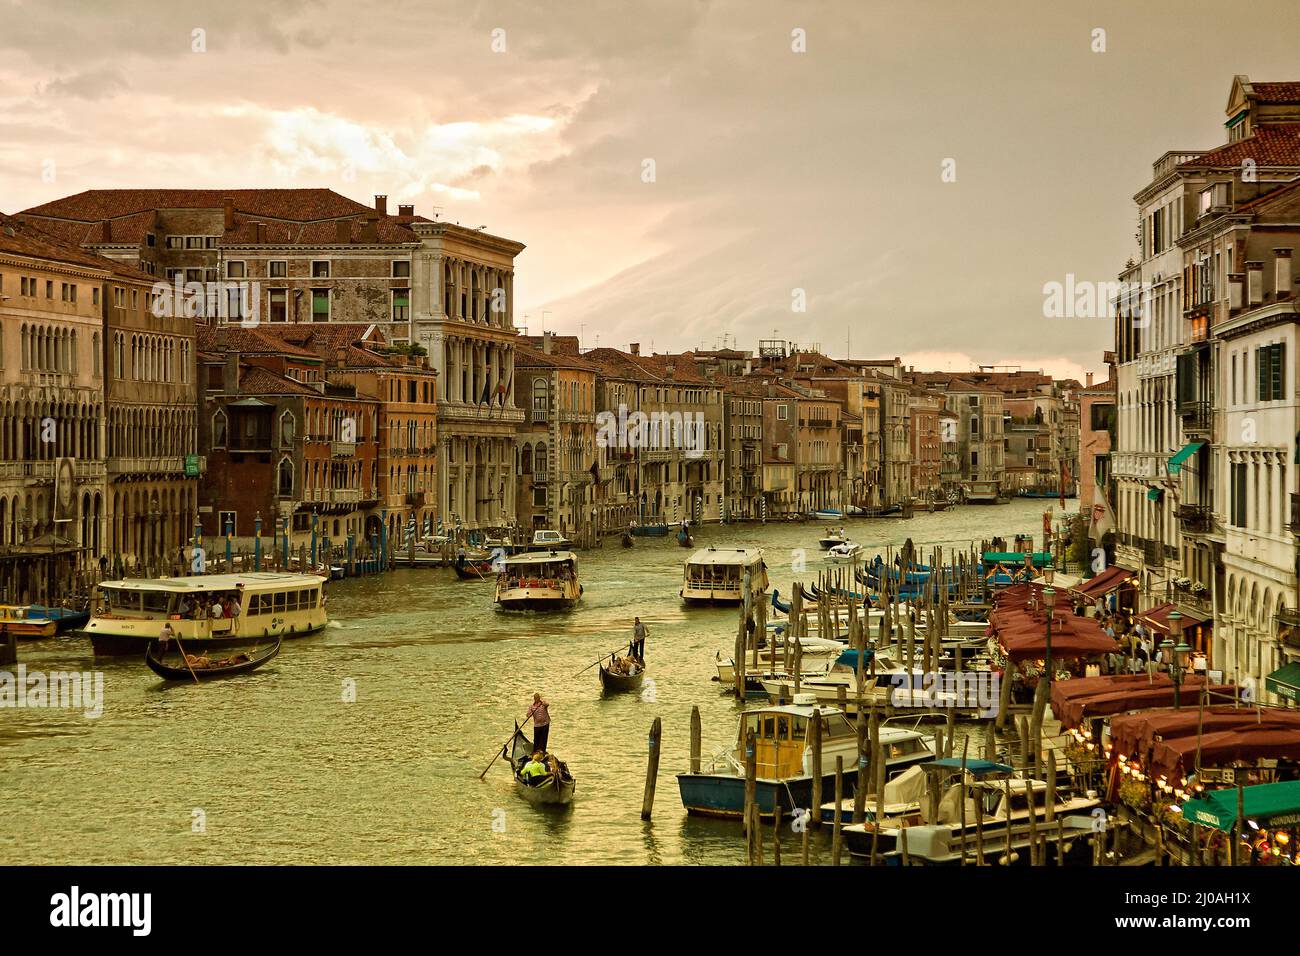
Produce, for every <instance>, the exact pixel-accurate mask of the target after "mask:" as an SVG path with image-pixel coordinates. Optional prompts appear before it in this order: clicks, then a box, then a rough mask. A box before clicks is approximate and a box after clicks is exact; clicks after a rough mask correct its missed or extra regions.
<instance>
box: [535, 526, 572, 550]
mask: <svg viewBox="0 0 1300 956" xmlns="http://www.w3.org/2000/svg"><path fill="white" fill-rule="evenodd" d="M533 546H534V547H538V548H567V547H568V546H569V539H568V538H566V537H565V536H564V535H562V534H560V532H558V531H549V530H547V529H544V528H543V529H540V530H538V531H534V532H533Z"/></svg>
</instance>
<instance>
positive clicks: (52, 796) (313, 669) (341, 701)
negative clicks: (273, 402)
mask: <svg viewBox="0 0 1300 956" xmlns="http://www.w3.org/2000/svg"><path fill="white" fill-rule="evenodd" d="M1071 504H1073V503H1071ZM1048 508H1051V509H1053V510H1056V509H1057V506H1056V504H1055V502H1051V501H1041V500H1040V501H1027V500H1020V501H1014V502H1012V503H1011V504H1009V505H1004V506H1000V507H963V508H959V509H956V510H954V511H951V512H944V513H941V514H921V515H918V516H917V517H915V518H913V519H911V520H908V521H903V520H891V519H878V520H871V521H856V522H849V523H848V525H847V527H848V529H849V532H850V536H851V537H852V538H853V539H854V540H856V541H859V542H861V543H862V544H864V545H865V546H866V550H867V554H869V555H870V554H875V553H876V552H877V551H879V550H883V549H884V548H885V546H886V545H893V546H895V547H897V546H898V545H901V544H902V543H903V542H904V541H905V540H906V539H907V538H908V537H911V538H912V539H913V541H914V542H915V543H916V545H917V546H918V547H919V548H924V547H928V546H931V545H935V544H942V545H945V546H962V547H965V546H968V545H969V543H970V542H971V541H972V540H975V541H978V540H980V539H982V538H986V537H992V536H993V535H1001V536H1003V537H1006V538H1008V539H1009V538H1010V537H1011V536H1012V535H1014V534H1016V533H1018V532H1019V533H1032V534H1034V535H1035V540H1041V529H1042V513H1043V512H1044V511H1045V510H1047V509H1048ZM1057 514H1059V511H1057ZM820 530H821V526H820V525H817V524H814V523H811V522H810V523H807V524H782V525H767V526H758V525H740V526H729V527H716V526H713V527H708V528H704V529H702V530H701V531H699V533H698V534H697V535H696V544H697V546H707V545H711V544H712V545H719V546H728V547H735V546H748V547H755V546H757V547H762V548H763V549H764V552H765V556H766V559H767V562H768V565H769V573H770V575H771V578H772V581H773V583H774V585H775V586H776V587H778V588H779V589H781V591H782V592H783V593H788V592H789V586H790V583H791V581H792V580H793V579H794V578H795V577H796V575H795V574H794V571H793V562H794V560H795V559H796V557H797V552H796V549H806V558H807V562H808V568H809V574H813V573H815V570H816V568H817V567H818V565H819V563H820V555H819V553H818V551H817V537H818V535H819V533H820ZM686 554H687V552H686V551H684V550H683V549H682V548H680V547H678V546H677V544H676V542H675V540H674V539H673V538H671V537H668V538H663V539H638V543H637V545H636V547H634V548H632V549H623V548H621V547H619V545H618V541H617V540H616V539H611V540H609V541H607V542H606V543H605V547H604V548H603V549H598V550H595V551H590V552H585V553H582V554H580V555H579V569H580V575H581V578H582V582H583V585H584V587H585V595H584V597H583V599H582V601H581V602H580V604H579V606H578V607H577V608H576V609H574V610H573V611H571V612H566V613H560V614H552V615H537V614H504V613H501V612H498V611H496V610H495V609H494V607H493V604H492V599H491V585H490V584H487V583H478V582H468V581H460V580H459V579H457V578H456V577H455V576H454V575H453V574H451V572H450V571H444V570H402V571H397V572H394V573H391V574H387V575H378V576H375V577H371V578H360V579H354V580H350V581H345V582H338V583H335V584H333V585H331V586H330V590H329V610H330V614H331V618H332V621H331V624H330V627H329V628H328V629H327V630H326V631H325V632H324V633H323V634H321V635H317V636H314V637H309V638H303V639H300V640H297V641H294V642H292V643H286V644H285V646H284V649H283V650H282V651H281V654H280V656H279V658H278V659H277V660H276V661H274V662H272V663H271V664H270V665H268V666H266V667H265V668H263V669H262V670H260V671H258V672H257V673H255V674H252V675H248V676H246V677H242V678H235V679H232V680H228V681H223V682H216V683H213V684H208V685H202V686H191V685H167V684H163V683H161V682H160V681H159V680H158V678H157V677H156V676H155V675H154V674H153V673H152V672H150V671H149V670H148V669H147V668H146V667H145V666H144V664H143V662H140V661H136V660H121V659H100V660H99V661H95V660H94V659H93V658H92V656H91V653H90V644H89V641H87V640H84V639H80V638H71V639H56V640H44V641H33V642H22V643H21V644H20V646H19V660H20V662H22V663H23V664H25V665H26V666H27V668H28V669H29V670H37V669H39V670H43V671H45V672H52V671H89V670H91V669H92V668H94V667H98V668H99V669H101V670H102V672H103V675H104V702H103V713H102V716H100V717H98V718H87V717H85V716H83V714H82V713H81V712H80V711H79V710H77V711H74V710H50V709H44V710H40V709H0V779H3V781H4V785H3V793H4V809H3V811H2V812H3V816H4V824H5V825H4V826H3V827H0V864H6V865H7V864H18V863H60V864H109V863H132V864H141V863H153V864H175V863H209V864H228V863H244V864H259V863H263V864H265V863H304V864H386V863H389V864H447V863H466V864H501V863H519V862H528V863H571V864H572V863H577V864H582V863H588V864H600V863H606V864H609V863H615V864H647V863H676V864H680V863H701V864H739V863H742V862H744V845H743V841H742V839H741V838H740V836H739V828H738V826H737V825H736V824H732V823H727V822H722V821H707V820H701V819H695V818H688V817H687V815H686V813H685V812H684V811H683V810H682V807H681V802H680V799H679V798H678V794H677V783H676V779H675V777H674V775H675V774H676V773H677V772H678V771H681V770H684V769H686V765H687V762H688V753H689V744H690V713H691V707H692V705H698V706H699V708H700V712H701V717H702V719H703V727H704V752H705V755H706V763H707V757H708V755H709V754H710V753H712V752H714V751H718V750H721V749H723V748H725V747H727V746H728V745H729V744H730V743H731V741H732V739H733V737H734V734H735V726H736V713H737V704H736V702H735V700H734V698H732V697H729V696H726V695H724V694H723V693H722V691H721V689H720V688H719V685H718V684H717V683H716V682H715V681H712V680H711V678H712V677H713V676H714V675H715V670H714V665H713V658H714V655H715V653H716V652H718V651H721V652H722V653H723V654H724V655H726V656H729V655H730V649H731V647H732V642H733V640H734V634H735V628H736V612H735V610H734V609H729V608H728V609H717V610H696V609H692V610H686V609H684V608H683V607H682V606H681V603H680V600H679V598H678V594H677V592H678V588H679V586H680V577H681V562H682V559H683V558H684V557H685V556H686ZM635 615H640V617H641V618H642V620H644V621H646V622H647V623H648V625H649V627H650V636H649V639H648V641H647V647H646V656H647V660H648V662H649V673H648V677H647V682H646V688H645V690H644V691H643V694H642V696H641V697H636V696H632V695H622V696H615V697H611V698H603V697H602V694H601V691H600V687H599V679H598V677H597V673H596V670H595V668H592V669H590V670H587V671H585V672H583V673H581V674H579V675H578V676H574V675H575V674H577V673H578V672H579V671H581V670H582V669H583V668H584V667H585V666H586V665H587V664H589V663H590V662H592V661H593V660H595V659H596V658H597V657H599V656H601V655H603V654H606V653H608V652H609V651H611V650H614V649H616V648H618V647H620V646H622V645H624V644H625V643H626V641H627V639H628V637H629V635H630V633H631V622H632V618H633V616H635ZM535 690H536V691H540V692H541V693H542V694H543V695H544V696H545V697H546V698H548V699H549V700H550V703H551V716H552V731H551V745H552V749H553V750H554V751H555V752H556V753H557V754H558V755H559V756H560V757H561V758H563V759H565V760H566V761H568V763H569V766H570V767H571V769H572V770H573V771H574V774H575V776H576V777H577V797H576V800H575V804H574V806H573V808H572V809H571V810H570V811H569V812H567V813H554V812H546V811H543V810H539V809H536V808H533V807H531V806H529V805H527V804H524V803H523V802H522V801H520V800H519V798H518V797H517V796H516V795H515V794H514V793H513V792H512V790H511V780H510V774H509V772H508V771H507V769H506V766H505V763H504V761H501V760H498V761H497V763H496V765H495V766H493V768H492V769H491V770H490V771H489V772H488V774H487V776H486V778H485V779H484V780H483V781H481V782H480V780H479V779H478V775H479V773H480V772H481V771H482V770H483V769H484V767H485V766H487V764H488V762H489V760H491V759H492V756H493V754H494V753H495V752H497V751H498V750H499V748H500V746H501V744H502V742H503V741H504V740H505V739H506V738H507V737H508V736H509V735H510V733H511V730H512V720H513V718H515V717H517V716H521V715H522V714H523V713H524V711H525V709H526V707H527V705H528V704H529V702H530V701H531V698H532V694H533V692H534V691H535ZM353 691H354V693H353ZM349 698H354V699H349ZM656 716H659V717H662V718H663V734H664V748H663V756H662V761H661V764H660V774H659V787H658V797H657V800H656V803H655V814H654V821H653V823H652V824H646V823H643V822H642V821H641V819H640V806H641V792H642V786H643V783H644V775H645V767H646V738H647V734H648V731H649V729H650V725H651V722H652V721H653V719H654V718H655V717H656ZM786 841H787V842H786V844H785V850H786V853H787V854H791V853H794V852H795V844H794V842H793V840H792V838H790V837H789V836H788V835H787V837H786ZM813 850H814V855H815V856H816V857H817V858H818V859H819V860H821V861H825V860H826V859H827V858H828V856H829V853H828V850H827V846H826V842H825V841H824V840H823V839H822V838H821V837H817V838H816V839H814V841H813Z"/></svg>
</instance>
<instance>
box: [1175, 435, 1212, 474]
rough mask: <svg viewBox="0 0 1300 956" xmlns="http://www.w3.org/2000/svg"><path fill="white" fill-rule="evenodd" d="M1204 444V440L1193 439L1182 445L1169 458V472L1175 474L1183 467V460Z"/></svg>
mask: <svg viewBox="0 0 1300 956" xmlns="http://www.w3.org/2000/svg"><path fill="white" fill-rule="evenodd" d="M1204 446H1205V442H1200V441H1194V442H1188V443H1187V444H1186V445H1184V446H1183V447H1182V450H1181V451H1179V452H1178V454H1176V455H1174V457H1173V458H1170V459H1169V474H1171V475H1176V474H1178V473H1179V472H1180V471H1182V469H1183V464H1184V462H1186V461H1187V459H1189V458H1191V457H1192V456H1193V455H1195V454H1196V453H1197V452H1198V451H1200V450H1201V448H1203V447H1204Z"/></svg>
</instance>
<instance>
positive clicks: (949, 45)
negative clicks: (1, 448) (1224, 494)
mask: <svg viewBox="0 0 1300 956" xmlns="http://www.w3.org/2000/svg"><path fill="white" fill-rule="evenodd" d="M0 22H2V23H3V24H4V28H3V30H0V210H3V211H17V210H20V209H23V208H26V207H28V206H31V205H34V204H36V203H39V202H43V201H45V200H48V199H52V198H55V197H58V196H62V195H67V194H69V193H74V192H78V191H80V190H83V189H88V188H111V187H131V186H211V187H257V186H264V187H285V186H328V187H331V188H333V189H336V190H338V191H340V192H342V193H344V194H346V195H348V196H351V197H353V198H355V199H358V200H361V201H365V202H368V201H369V200H370V197H371V196H372V195H373V194H374V193H386V194H387V195H388V197H389V207H390V209H391V208H394V207H395V206H396V205H397V204H398V203H414V204H415V206H416V211H417V212H419V213H422V214H425V215H431V214H432V212H433V210H434V207H438V208H439V209H440V210H441V214H442V215H443V217H444V218H448V219H451V220H453V221H458V222H460V223H462V224H464V225H469V226H479V225H486V226H487V227H488V229H489V231H491V232H494V233H496V234H498V235H504V236H509V237H511V238H514V239H518V240H520V241H522V242H524V243H526V244H527V246H528V248H527V249H526V250H525V252H524V253H523V254H522V255H521V256H520V258H519V260H518V262H517V269H518V275H517V285H516V288H517V293H516V305H517V310H518V314H517V321H518V323H519V324H520V325H525V324H526V325H527V326H528V328H529V330H530V331H532V332H534V333H536V332H538V331H540V330H541V328H542V323H543V321H545V327H546V328H547V329H550V330H554V331H558V332H570V333H574V334H581V335H582V338H583V344H584V345H586V346H594V345H597V344H599V345H612V346H625V345H626V344H627V343H628V342H629V341H640V342H641V343H642V344H643V346H644V347H649V346H650V345H651V343H653V347H654V348H655V349H658V350H660V351H663V350H668V349H679V348H690V347H694V346H701V345H702V346H704V347H715V346H717V345H720V344H722V343H723V342H724V341H725V342H726V343H727V344H734V345H736V346H737V347H740V348H753V347H754V345H755V344H756V341H757V339H758V338H760V337H772V336H775V337H779V338H785V339H789V340H794V341H797V342H800V343H804V344H814V343H820V345H821V346H822V348H823V349H824V350H825V351H827V352H829V353H831V354H836V355H843V354H845V351H846V350H847V351H848V352H849V354H851V355H852V356H853V357H857V358H861V357H881V356H894V355H900V356H903V357H904V359H905V361H910V362H912V363H914V364H917V365H918V366H920V365H924V366H928V367H933V368H939V369H945V368H953V369H959V368H964V367H967V366H969V365H970V364H972V363H978V364H1018V365H1023V366H1025V367H1032V368H1046V369H1047V370H1049V371H1052V372H1055V373H1057V374H1066V373H1068V374H1073V375H1076V376H1079V377H1081V369H1097V370H1101V368H1102V366H1101V361H1100V353H1101V351H1102V349H1104V348H1106V347H1108V339H1109V332H1110V326H1109V323H1108V322H1107V321H1105V320H1098V319H1052V320H1049V319H1044V318H1043V317H1042V312H1043V301H1044V297H1043V286H1044V284H1045V283H1048V282H1052V281H1061V282H1063V281H1065V277H1066V275H1067V274H1071V273H1072V274H1074V275H1075V276H1076V278H1077V280H1079V281H1097V282H1101V281H1107V280H1111V279H1113V278H1114V276H1115V274H1116V272H1117V271H1118V269H1119V268H1120V267H1121V266H1122V265H1123V263H1124V261H1125V259H1126V258H1128V257H1129V256H1130V255H1132V254H1133V253H1134V251H1135V245H1134V240H1133V233H1134V231H1135V228H1136V213H1135V210H1134V207H1133V203H1132V198H1131V197H1132V195H1133V193H1134V192H1136V191H1137V190H1138V189H1139V188H1140V187H1141V186H1142V185H1143V184H1144V183H1145V182H1147V181H1148V180H1149V178H1150V174H1151V163H1152V162H1153V161H1154V160H1155V159H1156V158H1157V157H1158V156H1159V155H1160V154H1161V153H1163V152H1164V151H1166V150H1168V149H1174V148H1177V149H1188V148H1206V147H1211V146H1216V145H1218V144H1220V143H1221V142H1223V140H1224V135H1223V129H1222V123H1223V120H1224V115H1223V109H1224V106H1225V104H1226V100H1227V96H1228V90H1229V86H1230V84H1231V81H1232V77H1233V75H1234V74H1236V73H1245V74H1247V75H1249V76H1250V77H1251V78H1252V79H1254V80H1256V81H1263V80H1275V81H1276V80H1296V79H1300V61H1297V58H1296V55H1295V40H1296V37H1297V36H1300V4H1297V3H1295V2H1294V0H1282V2H1276V3H1275V2H1254V3H1251V4H1249V5H1248V7H1245V8H1243V7H1235V6H1232V5H1225V4H1222V3H1220V2H1217V0H1215V2H1204V0H1171V2H1145V3H1142V4H1140V5H1138V4H1132V3H1131V2H1128V0H1122V2H1113V3H1112V2H1096V3H1064V2H1062V3H1057V2H1044V0H1019V2H1017V0H984V2H981V3H965V2H958V0H943V2H936V0H903V2H897V3H894V2H888V3H886V2H876V0H838V2H829V0H827V2H811V0H809V2H796V0H786V2H778V0H735V2H706V0H653V2H631V0H629V2H614V0H610V2H595V0H592V2H582V0H563V2H561V0H555V2H547V0H522V2H513V0H492V2H483V3H473V2H461V3H444V2H438V0H409V2H408V0H398V2H391V0H371V2H367V3H360V2H355V0H354V2H344V0H256V2H251V0H221V2H207V0H200V2H193V0H191V2H187V3H175V2H162V0H159V2H154V0H111V2H104V3H97V4H90V3H88V2H86V0H0ZM1098 29H1100V30H1104V31H1105V34H1104V45H1105V50H1104V52H1094V51H1093V49H1092V48H1093V46H1094V45H1097V44H1096V40H1095V39H1094V36H1095V34H1094V31H1096V30H1098ZM196 31H201V32H199V33H196ZM796 31H802V32H801V33H798V34H797V33H796ZM800 38H802V45H803V47H804V50H803V52H798V51H797V50H796V49H795V47H797V46H799V45H800ZM947 160H952V161H954V163H953V165H952V167H951V168H953V169H955V181H951V182H945V181H944V177H943V175H942V174H943V171H944V163H945V161H947ZM651 172H652V175H651ZM800 290H801V291H800ZM801 298H802V300H803V307H804V311H796V306H797V305H798V304H799V300H800V299H801ZM543 313H545V317H544V318H543ZM525 315H526V316H527V318H526V319H525ZM724 336H725V337H726V338H725V339H724Z"/></svg>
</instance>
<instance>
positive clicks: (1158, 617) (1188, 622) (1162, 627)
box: [1138, 603, 1211, 634]
mask: <svg viewBox="0 0 1300 956" xmlns="http://www.w3.org/2000/svg"><path fill="white" fill-rule="evenodd" d="M1176 609H1178V605H1177V604H1172V603H1166V604H1157V605H1156V606H1155V607H1152V608H1147V609H1146V610H1145V611H1143V612H1142V613H1141V614H1139V615H1138V617H1139V618H1140V619H1141V620H1142V621H1144V622H1145V623H1147V624H1150V625H1151V626H1152V627H1154V628H1155V629H1156V630H1158V631H1160V632H1161V633H1163V634H1168V633H1169V612H1170V611H1173V610H1176ZM1178 613H1179V614H1181V615H1182V616H1183V627H1184V629H1186V628H1188V627H1195V626H1196V625H1197V624H1204V623H1205V622H1206V621H1208V620H1210V619H1211V618H1210V617H1209V616H1208V615H1205V614H1201V613H1200V612H1198V611H1184V610H1179V611H1178Z"/></svg>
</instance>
